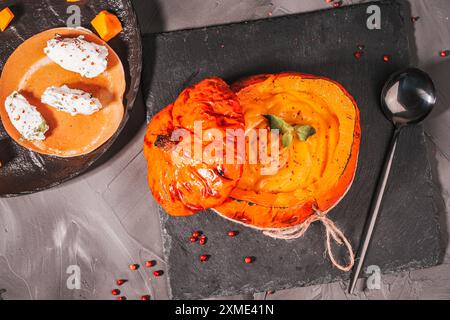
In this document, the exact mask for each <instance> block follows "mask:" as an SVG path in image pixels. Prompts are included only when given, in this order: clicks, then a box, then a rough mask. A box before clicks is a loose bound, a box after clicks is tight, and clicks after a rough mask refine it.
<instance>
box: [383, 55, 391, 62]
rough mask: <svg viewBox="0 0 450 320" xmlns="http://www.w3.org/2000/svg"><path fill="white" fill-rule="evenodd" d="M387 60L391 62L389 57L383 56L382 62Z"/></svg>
mask: <svg viewBox="0 0 450 320" xmlns="http://www.w3.org/2000/svg"><path fill="white" fill-rule="evenodd" d="M389 60H391V57H390V56H389V55H387V54H385V55H384V56H383V61H384V62H388V61H389Z"/></svg>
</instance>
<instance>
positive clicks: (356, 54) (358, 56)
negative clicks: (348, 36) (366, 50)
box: [353, 51, 363, 60]
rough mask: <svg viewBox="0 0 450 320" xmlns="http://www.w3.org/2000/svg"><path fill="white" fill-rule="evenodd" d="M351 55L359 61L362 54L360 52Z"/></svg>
mask: <svg viewBox="0 0 450 320" xmlns="http://www.w3.org/2000/svg"><path fill="white" fill-rule="evenodd" d="M353 55H354V56H355V58H356V59H357V60H359V59H361V57H362V55H363V53H362V51H356V52H355V53H354V54H353Z"/></svg>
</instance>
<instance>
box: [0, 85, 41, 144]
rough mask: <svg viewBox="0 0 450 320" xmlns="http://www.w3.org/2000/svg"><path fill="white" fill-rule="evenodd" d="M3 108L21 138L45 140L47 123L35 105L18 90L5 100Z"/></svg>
mask: <svg viewBox="0 0 450 320" xmlns="http://www.w3.org/2000/svg"><path fill="white" fill-rule="evenodd" d="M5 109H6V111H7V113H8V116H9V119H10V121H11V123H12V124H13V126H14V128H15V129H16V130H17V131H18V132H19V133H20V135H21V137H22V139H25V140H29V141H42V140H45V133H46V132H47V131H48V125H47V122H46V121H45V119H44V117H42V115H41V114H40V113H39V111H38V110H37V109H36V107H35V106H32V105H31V104H30V103H29V102H28V100H27V99H26V98H25V97H24V96H23V95H21V94H19V93H18V92H13V93H12V94H11V95H10V96H8V97H7V98H6V100H5Z"/></svg>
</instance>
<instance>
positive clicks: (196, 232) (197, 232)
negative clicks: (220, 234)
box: [192, 231, 201, 238]
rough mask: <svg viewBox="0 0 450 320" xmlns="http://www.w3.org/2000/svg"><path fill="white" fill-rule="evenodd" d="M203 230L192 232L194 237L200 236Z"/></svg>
mask: <svg viewBox="0 0 450 320" xmlns="http://www.w3.org/2000/svg"><path fill="white" fill-rule="evenodd" d="M200 234H201V232H200V231H194V233H192V236H193V237H194V238H198V237H199V236H200Z"/></svg>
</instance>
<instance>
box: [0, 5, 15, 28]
mask: <svg viewBox="0 0 450 320" xmlns="http://www.w3.org/2000/svg"><path fill="white" fill-rule="evenodd" d="M13 18H14V14H13V13H12V12H11V10H10V9H9V8H8V7H6V8H5V9H3V10H2V11H0V30H1V31H5V29H6V27H8V25H9V23H10V22H11V20H12V19H13Z"/></svg>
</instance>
